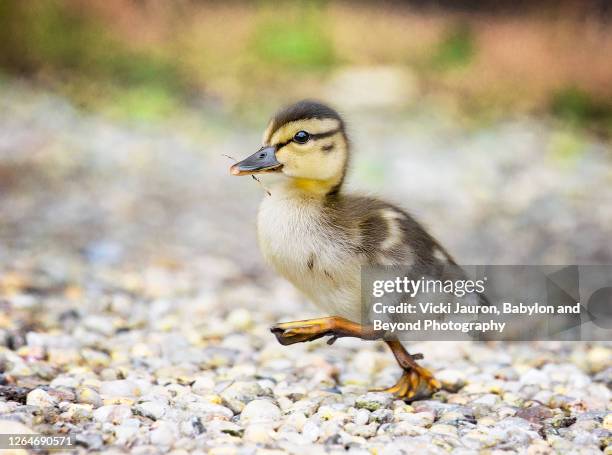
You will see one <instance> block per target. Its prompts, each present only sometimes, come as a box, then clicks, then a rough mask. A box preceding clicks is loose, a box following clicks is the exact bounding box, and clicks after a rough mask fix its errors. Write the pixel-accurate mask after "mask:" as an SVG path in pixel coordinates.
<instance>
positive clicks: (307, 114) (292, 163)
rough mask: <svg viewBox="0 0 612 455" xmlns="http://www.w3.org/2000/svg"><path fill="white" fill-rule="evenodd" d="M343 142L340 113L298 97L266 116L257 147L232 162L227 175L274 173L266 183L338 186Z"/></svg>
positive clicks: (307, 188) (315, 188)
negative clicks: (277, 177)
mask: <svg viewBox="0 0 612 455" xmlns="http://www.w3.org/2000/svg"><path fill="white" fill-rule="evenodd" d="M348 159H349V143H348V139H347V135H346V131H345V128H344V122H343V121H342V118H341V117H340V115H339V114H338V113H337V112H336V111H335V110H333V109H332V108H330V107H329V106H326V105H325V104H322V103H319V102H316V101H310V100H304V101H300V102H298V103H295V104H292V105H290V106H288V107H286V108H284V109H282V110H281V111H279V112H278V113H277V114H276V115H275V116H274V117H273V118H272V119H271V120H270V122H269V124H268V127H267V128H266V130H265V132H264V135H263V145H262V147H261V148H260V149H259V150H258V151H257V152H255V153H254V154H252V155H251V156H249V157H247V158H245V159H244V160H242V161H240V162H238V163H236V164H234V165H233V166H232V167H231V168H230V172H231V173H232V174H233V175H249V174H263V173H266V174H275V175H276V176H279V177H281V178H279V179H272V184H273V185H274V184H283V185H285V186H287V185H289V186H290V187H293V188H296V189H299V190H300V191H303V192H306V193H312V194H316V195H328V194H333V193H336V192H338V190H339V189H340V186H341V185H342V181H343V180H344V175H345V173H346V169H347V165H348Z"/></svg>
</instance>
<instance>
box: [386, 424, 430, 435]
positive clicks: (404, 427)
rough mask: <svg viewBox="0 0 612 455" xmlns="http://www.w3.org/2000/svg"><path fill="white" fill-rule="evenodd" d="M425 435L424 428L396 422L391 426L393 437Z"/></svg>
mask: <svg viewBox="0 0 612 455" xmlns="http://www.w3.org/2000/svg"><path fill="white" fill-rule="evenodd" d="M426 433H427V430H426V429H425V428H423V427H419V426H416V425H412V424H411V423H410V422H398V423H396V424H394V425H393V434H394V435H395V436H421V435H423V434H426Z"/></svg>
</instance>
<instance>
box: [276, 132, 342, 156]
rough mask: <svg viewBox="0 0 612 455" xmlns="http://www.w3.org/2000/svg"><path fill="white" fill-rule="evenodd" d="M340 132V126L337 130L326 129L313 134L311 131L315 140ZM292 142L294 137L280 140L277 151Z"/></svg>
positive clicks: (311, 137) (311, 136) (311, 135)
mask: <svg viewBox="0 0 612 455" xmlns="http://www.w3.org/2000/svg"><path fill="white" fill-rule="evenodd" d="M339 132H340V128H336V129H335V130H330V131H325V132H323V133H314V134H313V133H311V134H310V139H314V140H317V139H324V138H326V137H330V136H333V135H334V134H336V133H339ZM291 142H294V141H293V138H291V139H289V140H287V141H285V142H280V143H278V144H276V151H279V150H280V149H282V148H283V147H284V146H285V145H287V144H289V143H291Z"/></svg>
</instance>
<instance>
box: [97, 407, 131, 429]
mask: <svg viewBox="0 0 612 455" xmlns="http://www.w3.org/2000/svg"><path fill="white" fill-rule="evenodd" d="M93 417H94V419H95V420H97V421H98V422H102V423H113V424H115V425H119V424H121V422H123V421H124V420H125V419H129V418H130V417H132V410H131V409H130V407H129V406H127V405H115V404H111V405H106V406H101V407H99V408H98V409H96V410H95V411H94V413H93Z"/></svg>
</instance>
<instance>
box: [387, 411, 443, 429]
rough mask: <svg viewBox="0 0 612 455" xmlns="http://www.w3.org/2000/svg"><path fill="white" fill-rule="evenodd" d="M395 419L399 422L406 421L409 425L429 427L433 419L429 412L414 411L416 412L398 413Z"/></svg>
mask: <svg viewBox="0 0 612 455" xmlns="http://www.w3.org/2000/svg"><path fill="white" fill-rule="evenodd" d="M396 417H397V419H398V420H399V421H401V422H407V423H409V424H410V425H414V426H417V427H429V426H430V425H431V424H432V423H433V422H434V419H435V416H434V414H432V413H431V412H416V413H407V412H403V413H399V414H398V415H397V416H396Z"/></svg>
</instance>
